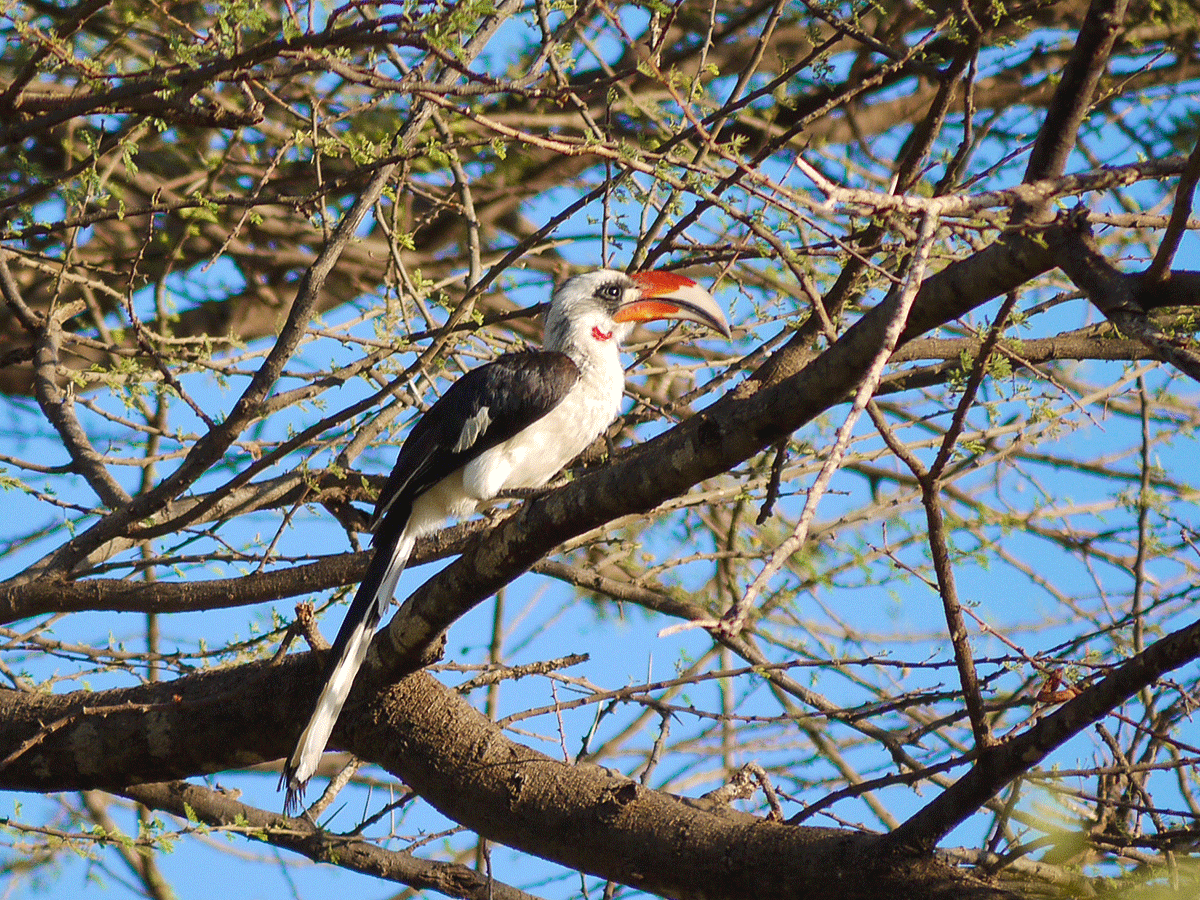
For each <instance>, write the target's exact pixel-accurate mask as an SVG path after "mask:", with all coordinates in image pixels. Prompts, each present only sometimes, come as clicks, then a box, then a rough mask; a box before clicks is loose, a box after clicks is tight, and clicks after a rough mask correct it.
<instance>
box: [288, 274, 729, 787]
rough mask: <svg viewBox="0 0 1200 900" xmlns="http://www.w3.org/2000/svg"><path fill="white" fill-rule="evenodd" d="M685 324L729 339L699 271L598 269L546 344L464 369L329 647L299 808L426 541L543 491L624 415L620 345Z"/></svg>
mask: <svg viewBox="0 0 1200 900" xmlns="http://www.w3.org/2000/svg"><path fill="white" fill-rule="evenodd" d="M656 319H683V320H690V321H693V322H698V323H700V324H702V325H705V326H707V327H708V328H711V329H713V330H714V331H716V332H719V333H720V334H722V335H724V336H725V337H726V338H729V337H731V333H730V330H729V325H728V323H727V322H726V319H725V315H724V313H723V312H722V311H721V308H720V307H719V306H718V305H717V303H716V301H715V300H714V299H713V298H712V296H711V295H710V294H709V293H708V292H707V291H705V290H704V289H703V288H701V287H700V285H698V284H697V283H696V282H695V281H693V280H692V279H691V278H687V277H685V276H683V275H679V274H677V273H674V272H669V271H663V270H647V271H642V272H637V273H634V274H626V273H624V272H621V271H617V270H614V269H598V270H593V271H590V272H584V273H582V274H579V275H575V276H573V277H571V278H568V279H566V280H565V281H564V282H563V283H562V284H561V285H560V286H559V287H558V289H557V290H555V291H554V293H553V295H552V296H551V300H550V305H549V309H548V311H547V313H546V317H545V327H544V338H543V342H542V346H543V349H541V350H523V351H517V352H512V353H506V354H504V355H502V356H500V357H497V358H496V359H495V360H493V361H491V362H488V363H485V364H484V365H481V366H479V367H477V368H474V369H471V370H470V371H468V372H466V373H465V374H464V375H463V376H462V377H461V378H459V379H458V380H457V381H456V382H454V383H453V384H452V385H451V386H450V387H449V388H448V389H447V390H446V392H445V393H444V394H443V395H442V396H441V397H440V398H439V399H438V400H437V401H436V402H435V403H434V404H433V405H432V406H431V407H430V408H429V409H428V410H427V411H426V412H425V413H424V414H423V415H421V416H420V417H419V418H418V419H417V420H416V422H415V424H414V425H413V427H412V429H411V430H410V432H409V434H408V437H407V438H406V439H405V441H404V443H403V444H402V445H401V448H400V452H399V454H398V456H397V458H396V464H395V467H394V468H393V469H392V473H391V475H390V476H389V477H388V480H387V482H386V484H385V485H384V488H383V490H382V491H381V492H380V494H379V497H378V499H377V500H376V505H375V512H374V515H373V516H372V518H371V527H372V530H373V538H372V544H371V546H372V549H373V554H372V556H371V560H370V562H369V563H368V565H367V571H366V574H365V575H364V576H363V580H362V582H361V583H360V584H359V586H358V590H357V591H356V593H355V595H354V599H353V600H352V601H351V603H350V607H349V609H348V610H347V612H346V617H345V619H344V620H343V622H342V625H341V628H340V629H339V631H338V635H337V638H336V639H335V640H334V642H333V646H332V648H331V649H330V651H329V655H328V663H327V665H326V670H325V678H324V682H323V686H322V688H321V692H320V694H319V695H318V698H317V701H316V703H315V705H314V706H313V711H312V714H311V715H310V717H309V719H308V723H307V725H306V726H305V728H304V730H303V731H302V732H301V734H300V738H299V740H298V741H297V743H296V748H295V750H294V751H293V752H292V755H291V756H290V757H288V759H287V762H286V763H285V765H284V769H283V774H282V776H281V778H280V786H281V787H284V786H286V788H287V796H286V799H285V801H284V809H285V810H288V809H294V808H296V807H297V806H298V803H299V800H300V798H301V796H302V792H303V789H304V786H305V785H306V784H307V782H308V780H309V779H310V778H311V777H312V775H313V773H314V772H315V771H316V767H317V763H318V762H319V760H320V758H321V754H322V753H323V752H324V750H325V745H326V743H327V742H328V740H329V737H330V735H331V734H332V732H333V726H334V724H335V722H336V721H337V717H338V715H339V713H340V712H341V709H342V706H343V705H344V704H345V702H346V698H347V696H348V695H349V693H350V688H351V685H352V684H353V682H354V677H355V674H356V673H357V672H358V670H359V668H360V667H361V666H362V664H363V661H364V660H365V659H366V655H367V647H368V645H369V644H370V642H371V638H372V637H373V636H374V634H375V630H376V628H377V627H378V625H379V622H380V620H381V619H382V618H383V614H384V613H385V612H386V611H387V608H388V606H389V605H390V604H391V602H392V595H393V593H394V591H395V589H396V583H397V581H398V580H399V578H400V574H401V572H403V571H404V567H405V565H406V564H407V563H408V558H409V555H410V554H411V553H412V550H413V546H414V544H415V543H416V540H417V538H419V537H421V536H422V535H425V534H429V533H430V532H432V531H435V530H437V529H438V528H439V527H441V526H442V524H443V523H444V522H445V521H446V519H448V518H451V517H454V518H462V517H464V516H468V515H470V514H471V513H473V512H475V511H476V510H477V509H478V507H479V506H480V505H481V504H483V503H485V502H487V501H489V500H492V499H494V498H495V497H496V496H497V495H498V494H500V493H501V492H502V491H520V490H528V489H532V488H540V487H542V486H544V485H545V484H546V483H547V482H548V481H550V479H551V478H553V477H554V476H555V475H557V474H558V473H559V472H560V471H561V470H562V469H563V468H564V467H565V466H566V465H567V464H568V463H570V462H571V461H572V460H573V459H574V458H575V457H576V456H578V455H579V454H580V453H582V452H583V451H584V450H585V449H587V447H588V446H590V445H591V443H592V442H593V441H594V440H595V439H596V438H597V437H599V436H600V435H601V434H602V433H603V432H604V431H605V430H606V429H607V428H608V426H609V425H610V424H612V422H613V421H614V420H615V419H616V418H617V416H618V415H619V414H620V410H621V403H622V400H623V398H624V391H625V370H624V368H623V367H622V364H621V358H620V348H621V344H622V342H624V341H625V340H626V339H627V338H628V337H629V335H630V333H631V332H632V331H633V329H634V327H636V325H637V324H638V323H639V322H647V321H652V320H656Z"/></svg>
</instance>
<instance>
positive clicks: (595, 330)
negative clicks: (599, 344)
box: [592, 325, 612, 341]
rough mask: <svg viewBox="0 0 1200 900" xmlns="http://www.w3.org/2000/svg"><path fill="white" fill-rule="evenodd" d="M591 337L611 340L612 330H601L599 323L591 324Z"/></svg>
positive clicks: (599, 339)
mask: <svg viewBox="0 0 1200 900" xmlns="http://www.w3.org/2000/svg"><path fill="white" fill-rule="evenodd" d="M592 337H594V338H595V339H596V340H598V341H611V340H612V332H611V331H601V330H600V326H599V325H593V326H592Z"/></svg>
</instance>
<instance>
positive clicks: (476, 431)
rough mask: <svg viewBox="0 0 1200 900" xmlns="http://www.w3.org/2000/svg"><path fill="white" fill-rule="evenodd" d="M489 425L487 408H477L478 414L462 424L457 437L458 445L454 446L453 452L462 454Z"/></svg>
mask: <svg viewBox="0 0 1200 900" xmlns="http://www.w3.org/2000/svg"><path fill="white" fill-rule="evenodd" d="M491 424H492V417H491V414H490V412H489V411H488V407H486V406H481V407H479V412H477V413H475V415H473V416H471V418H469V419H467V421H466V422H464V423H463V428H462V431H461V432H460V433H459V435H458V443H456V444H455V445H454V452H455V453H462V452H464V451H466V450H469V449H470V448H471V447H472V446H474V444H475V442H476V441H477V440H479V436H480V435H481V434H483V433H484V432H485V431H487V428H488V426H489V425H491Z"/></svg>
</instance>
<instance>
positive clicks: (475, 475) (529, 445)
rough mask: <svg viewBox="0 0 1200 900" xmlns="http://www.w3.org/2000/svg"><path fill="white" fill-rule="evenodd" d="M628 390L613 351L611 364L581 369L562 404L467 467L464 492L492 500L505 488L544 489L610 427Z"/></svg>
mask: <svg viewBox="0 0 1200 900" xmlns="http://www.w3.org/2000/svg"><path fill="white" fill-rule="evenodd" d="M597 362H601V361H599V360H597ZM604 363H610V364H608V365H605V364H604ZM624 390H625V373H624V371H623V370H622V369H621V365H620V360H619V358H618V357H617V354H616V348H615V347H614V348H613V352H612V354H611V360H608V359H605V360H603V361H602V362H601V364H600V365H595V366H585V367H581V371H580V378H579V381H577V382H576V383H575V386H574V387H572V388H571V390H570V392H568V394H567V396H566V397H564V398H563V400H562V402H561V403H559V404H558V406H556V407H554V409H552V410H551V411H550V412H549V413H547V414H546V415H545V416H543V417H542V418H540V419H538V420H537V421H536V422H534V423H533V424H532V425H530V426H529V427H528V428H526V429H525V430H524V431H521V432H520V433H518V434H516V435H514V436H513V437H511V438H509V439H508V440H507V441H505V442H504V443H502V444H499V445H497V446H495V447H493V448H492V449H491V450H488V451H486V452H484V453H482V454H480V455H479V456H478V457H477V458H476V459H474V460H472V461H471V462H470V463H468V464H467V465H466V466H465V467H464V468H463V477H462V485H463V490H464V492H465V493H466V494H467V495H468V496H470V497H473V498H475V499H476V500H489V499H491V498H492V497H495V496H496V494H498V493H499V492H500V491H503V490H510V489H513V488H533V487H541V486H542V485H543V484H545V483H546V482H547V481H549V480H550V479H551V478H553V477H554V476H555V475H556V474H558V472H560V471H561V470H562V469H563V467H565V466H566V465H567V463H569V462H570V461H571V460H573V459H574V458H575V457H576V456H578V455H579V454H580V453H582V452H583V451H584V450H585V449H587V447H588V446H589V445H590V444H591V443H592V441H594V440H595V439H596V438H597V437H599V436H600V435H601V434H602V433H603V432H604V429H606V428H607V427H608V426H609V425H610V424H611V423H612V421H613V420H614V419H615V418H616V417H617V414H618V413H619V412H620V411H621V398H622V395H623V394H624Z"/></svg>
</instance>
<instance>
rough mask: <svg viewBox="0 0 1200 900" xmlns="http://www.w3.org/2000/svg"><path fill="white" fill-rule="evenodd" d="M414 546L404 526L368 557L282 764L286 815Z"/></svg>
mask: <svg viewBox="0 0 1200 900" xmlns="http://www.w3.org/2000/svg"><path fill="white" fill-rule="evenodd" d="M414 543H415V539H414V538H413V537H412V536H410V535H409V531H408V529H407V528H405V529H404V530H403V531H401V532H400V535H399V537H398V539H397V540H396V546H395V549H394V550H393V551H392V552H391V553H387V552H382V551H384V548H382V547H377V548H376V549H375V554H374V555H373V556H372V557H371V563H370V565H369V566H368V568H367V573H366V575H365V576H364V577H363V580H362V583H361V584H360V585H359V586H358V591H357V592H356V593H355V595H354V600H353V602H351V604H350V609H349V610H347V612H346V618H345V620H344V621H343V622H342V627H341V629H340V630H339V631H338V635H337V639H336V640H335V641H334V642H333V647H332V648H331V649H330V651H329V663H328V664H327V667H326V669H325V683H324V686H323V687H322V688H321V695H320V696H319V697H318V698H317V703H316V707H315V708H314V709H313V712H312V715H311V716H310V717H309V719H308V724H307V725H306V726H305V727H304V731H303V732H301V734H300V740H299V741H297V742H296V749H295V750H293V751H292V755H291V756H289V757H288V761H287V764H286V765H285V766H284V769H283V775H282V777H281V778H280V786H281V787H282V786H284V785H286V786H287V797H286V799H285V800H284V804H283V808H284V811H285V812H291V811H295V810H297V809H298V808H299V805H300V799H301V796H302V795H303V793H304V786H305V785H306V784H307V783H308V780H309V779H310V778H312V776H313V773H314V772H315V771H316V770H317V764H318V763H319V762H320V761H321V754H322V753H324V752H325V745H326V743H328V741H329V735H330V734H331V733H332V732H333V726H334V723H335V722H337V717H338V714H339V713H341V711H342V706H343V705H344V704H345V702H346V697H348V696H349V694H350V688H351V686H352V685H353V684H354V676H355V675H356V674H358V670H359V669H360V668H361V667H362V664H363V660H365V659H366V658H367V648H368V647H369V646H370V644H371V638H372V637H374V635H375V629H376V628H378V627H379V621H380V619H382V618H383V614H384V613H385V612H386V611H387V608H388V606H389V605H390V604H391V602H392V595H393V594H394V593H395V591H396V582H397V581H399V580H400V573H401V572H403V571H404V567H405V565H407V563H408V557H409V554H411V553H412V549H413V545H414Z"/></svg>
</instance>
